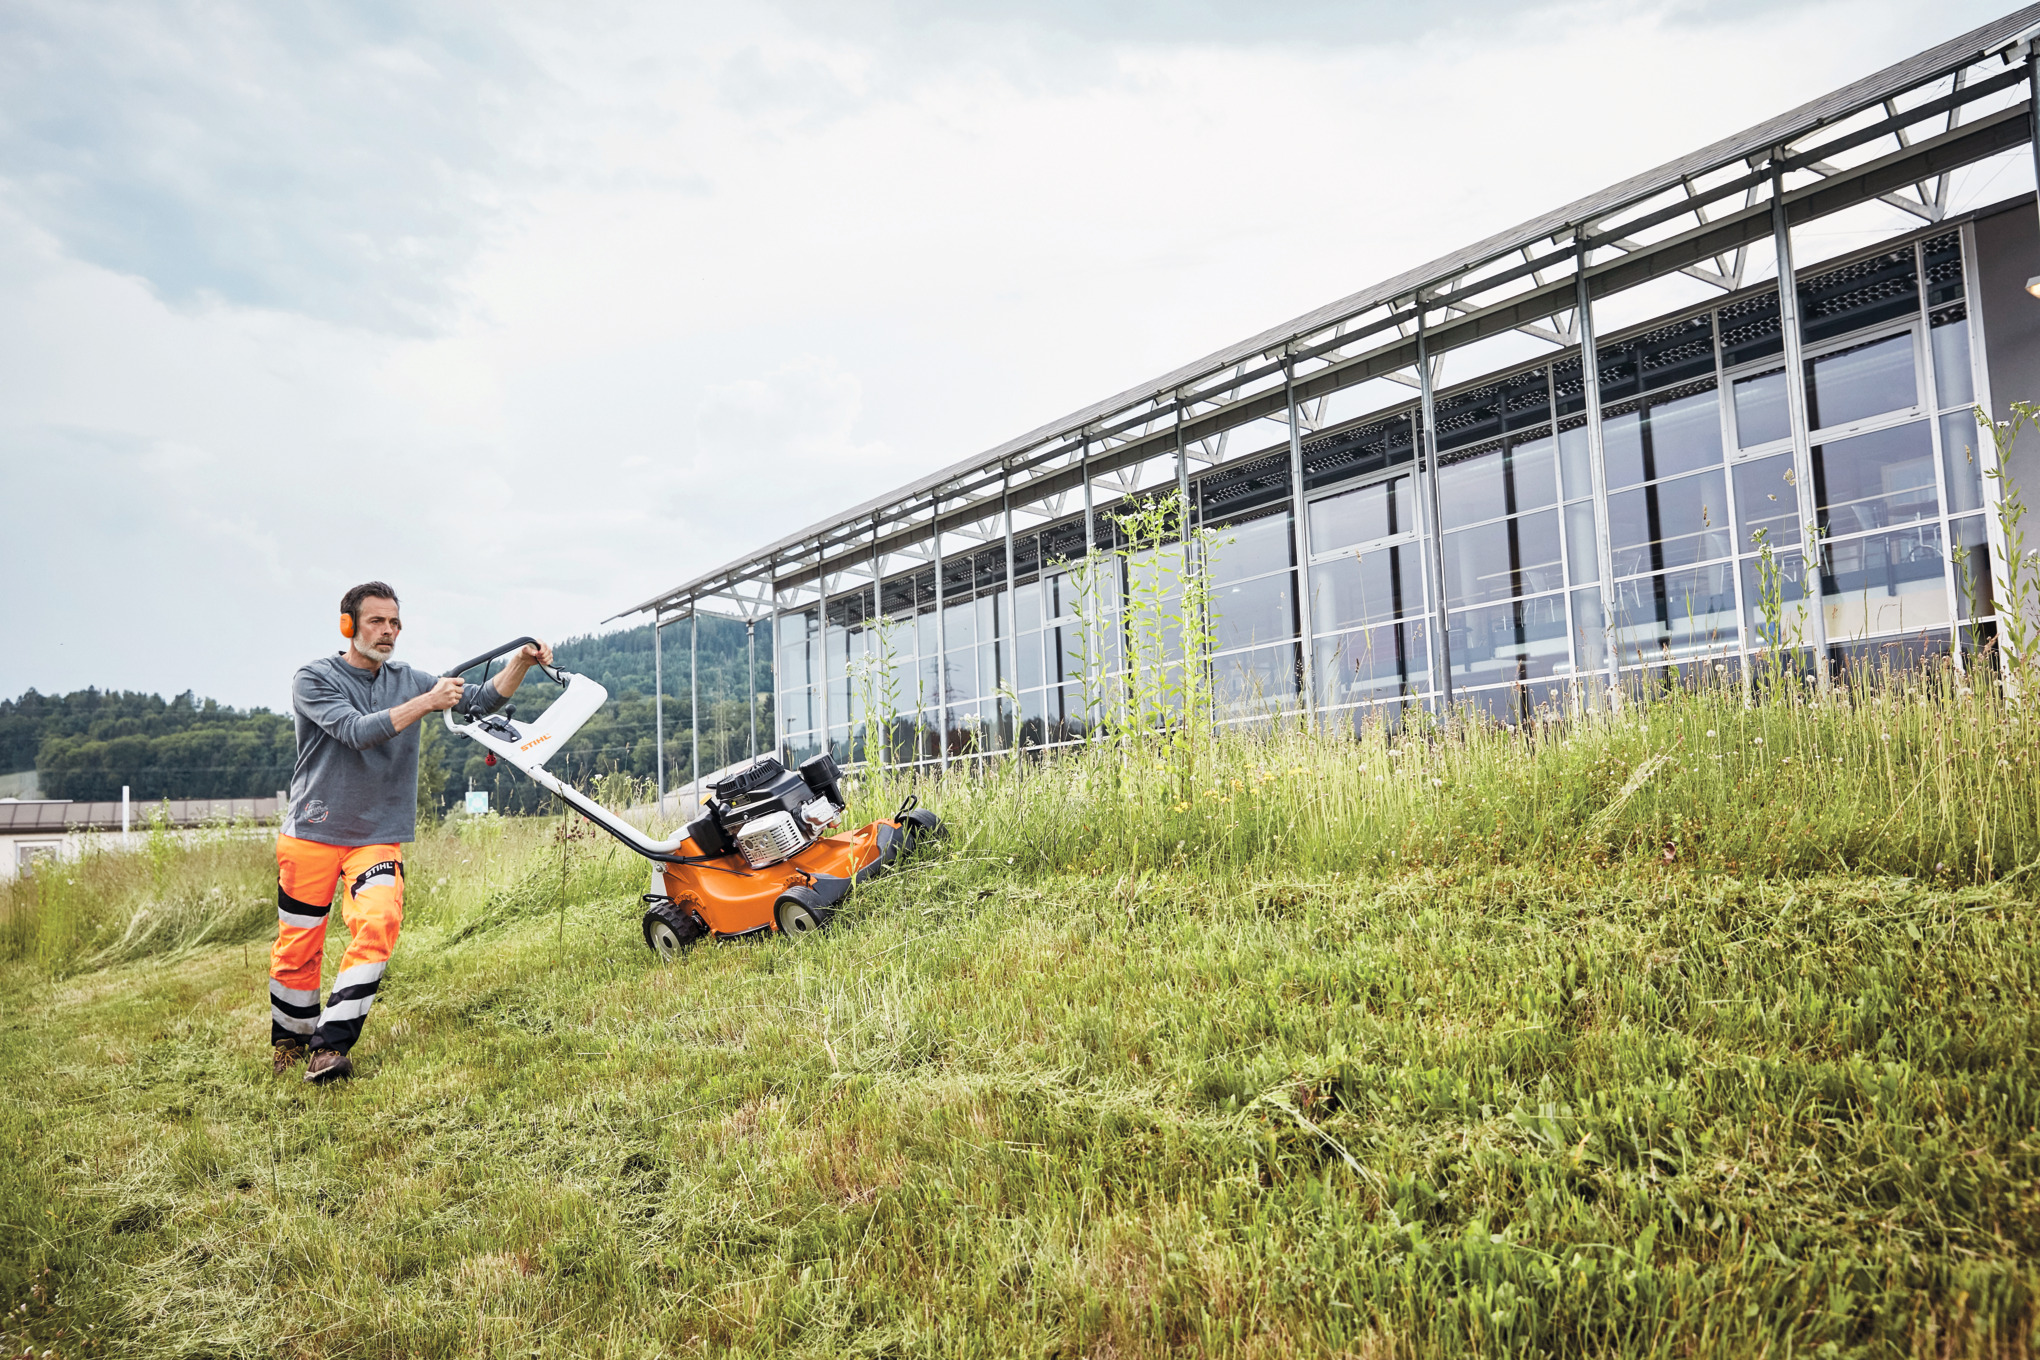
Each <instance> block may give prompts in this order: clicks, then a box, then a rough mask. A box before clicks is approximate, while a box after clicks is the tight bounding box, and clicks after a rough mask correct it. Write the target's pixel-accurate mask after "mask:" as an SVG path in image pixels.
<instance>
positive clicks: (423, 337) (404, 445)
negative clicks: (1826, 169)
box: [0, 0, 2024, 704]
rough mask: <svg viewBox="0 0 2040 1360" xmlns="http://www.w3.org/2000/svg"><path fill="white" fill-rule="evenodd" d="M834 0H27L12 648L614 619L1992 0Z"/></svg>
mask: <svg viewBox="0 0 2040 1360" xmlns="http://www.w3.org/2000/svg"><path fill="white" fill-rule="evenodd" d="M849 2H850V4H851V8H849V9H847V10H844V11H841V13H840V14H838V13H837V12H835V11H833V10H832V11H830V12H829V13H827V14H824V13H822V12H820V10H819V9H816V8H805V7H804V6H806V5H807V4H808V0H797V3H796V4H794V5H793V6H792V7H791V8H788V9H782V10H773V9H761V8H754V7H746V6H723V7H704V8H690V9H674V8H666V7H650V6H636V5H626V4H621V3H617V4H609V3H606V0H591V3H589V4H584V5H578V6H574V7H567V6H560V5H554V4H551V3H542V4H538V5H533V6H516V7H509V8H505V9H502V10H500V11H497V10H485V9H481V8H474V9H464V8H460V7H458V6H452V5H444V4H442V5H438V6H430V7H427V8H422V9H412V10H405V11H403V12H401V13H398V14H394V15H392V14H385V13H383V12H381V11H377V10H373V9H368V10H348V9H340V8H333V9H326V8H321V7H319V6H317V5H297V6H293V7H289V8H285V7H281V6H265V5H258V4H247V5H242V6H239V7H236V6H233V5H224V4H223V5H219V6H211V5H208V6H205V7H192V8H188V9H187V8H181V7H178V6H175V5H167V6H159V7H154V8H151V7H146V6H143V5H141V4H139V3H135V4H124V5H111V6H109V5H101V6H92V5H84V6H78V7H65V8H58V7H56V6H55V5H54V4H51V3H49V0H21V3H19V4H16V5H14V6H12V7H9V8H4V9H0V316H5V317H6V318H7V321H8V324H7V325H5V326H0V560H4V564H5V568H6V570H7V572H8V574H9V579H10V580H14V581H29V582H33V583H34V584H33V587H32V588H29V589H25V590H20V591H16V592H14V593H13V594H12V595H11V596H10V597H9V600H8V604H7V605H6V606H5V608H4V611H0V615H4V621H5V623H6V625H7V628H6V634H7V636H8V638H9V640H10V647H9V648H8V649H7V650H6V651H4V652H0V694H13V693H18V692H19V691H20V690H21V689H23V688H25V687H27V686H28V685H31V684H32V685H36V686H38V687H40V688H43V689H45V690H49V689H52V688H67V687H71V686H79V685H83V684H86V683H98V684H102V685H105V684H115V685H128V686H146V687H149V688H158V689H163V690H166V691H168V692H176V691H178V690H182V689H184V688H186V687H187V686H195V687H197V688H198V689H199V690H200V691H201V692H209V693H213V694H216V695H218V696H219V697H220V698H222V699H225V700H228V701H231V702H241V703H247V702H261V703H271V704H274V703H277V702H278V701H279V696H280V694H281V692H282V686H283V684H284V682H285V680H286V679H287V677H288V675H289V673H290V670H291V668H292V667H293V666H295V665H296V664H298V663H299V662H301V661H302V660H304V659H305V657H307V656H310V655H313V654H315V653H316V652H317V651H319V650H320V649H322V648H324V647H327V646H330V645H332V643H333V641H334V639H333V637H332V633H331V627H332V624H331V615H332V613H333V606H334V603H335V602H336V601H337V599H338V597H339V594H340V592H341V591H342V590H343V589H345V588H346V587H347V586H348V585H351V584H353V583H354V582H355V581H359V580H363V579H368V578H372V577H382V578H384V579H388V580H390V581H392V582H393V583H394V584H396V585H397V586H398V588H399V589H401V590H402V591H403V593H404V601H405V609H406V615H407V621H408V622H409V623H410V624H411V629H410V631H409V633H408V634H407V637H406V647H407V650H408V651H409V652H410V655H411V658H412V659H413V660H417V661H420V662H421V663H425V664H429V663H430V662H431V661H433V660H435V659H436V660H439V661H446V660H451V659H456V658H458V657H460V656H463V655H469V654H472V653H474V652H477V651H480V650H482V649H483V648H484V647H487V646H490V645H493V644H495V643H497V642H500V641H501V640H503V639H504V638H506V637H514V636H517V635H518V634H520V633H526V632H531V633H537V634H539V635H541V636H558V635H562V634H565V633H571V632H578V631H583V630H586V629H588V628H590V627H592V626H595V625H596V624H597V623H598V622H599V621H600V620H601V619H603V618H604V617H606V616H607V615H610V614H612V613H614V612H615V611H616V610H618V609H620V608H624V607H627V606H628V605H630V604H632V603H634V602H636V601H637V600H640V599H643V598H646V597H647V596H650V595H652V594H654V593H656V592H658V591H660V590H663V589H666V588H668V587H671V586H673V585H674V584H676V583H678V582H680V581H684V580H687V579H690V578H692V577H694V576H697V575H700V574H702V573H704V572H706V571H708V570H711V569H713V568H714V567H716V566H717V565H719V564H720V563H722V562H724V561H726V560H728V559H730V558H733V557H737V556H739V555H741V554H743V553H746V552H748V551H751V550H753V549H756V548H758V547H760V546H762V545H763V544H765V543H766V542H769V541H771V540H773V539H776V538H779V537H781V536H783V535H785V534H787V533H789V532H792V531H794V530H796V529H799V528H801V527H804V526H805V525H807V524H809V523H812V522H814V521H816V520H818V519H822V518H824V517H825V516H827V515H830V514H832V513H834V512H837V511H840V510H842V509H843V508H845V507H847V506H849V505H852V504H855V503H858V502H860V501H862V500H865V499H868V498H870V497H872V496H875V495H877V494H880V493H883V492H885V491H887V490H890V489H892V488H894V487H896V486H899V485H901V484H902V483H905V482H908V481H911V480H913V479H914V478H916V477H919V476H921V475H923V474H925V473H927V472H929V471H931V470H933V469H934V468H936V467H939V466H943V465H946V464H949V463H952V462H955V461H957V460H959V459H962V458H965V457H968V456H971V455H973V454H976V453H978V452H980V451H981V450H983V449H986V448H988V447H990V446H992V445H994V444H997V443H1000V442H1002V441H1004V440H1006V439H1008V438H1010V437H1011V436H1013V435H1015V434H1017V433H1019V432H1021V431H1024V430H1027V429H1030V428H1032V427H1034V426H1035V425H1038V424H1040V423H1041V422H1043V421H1045V420H1049V419H1053V418H1055V417H1057V416H1060V415H1062V414H1063V413H1065V412H1067V411H1070V410H1073V409H1075V408H1077V407H1079V406H1081V405H1083V404H1085V403H1087V402H1090V401H1092V400H1095V399H1097V398H1099V397H1101V396H1103V395H1106V394H1108V393H1111V392H1114V391H1117V390H1120V389H1121V388H1124V387H1129V386H1132V385H1134V384H1135V383H1138V382H1140V381H1141V380H1143V379H1146V378H1150V377H1152V376H1154V375H1156V374H1159V373H1162V372H1164V371H1166V370H1168V369H1170V368H1172V367H1174V366H1175V365H1177V364H1180V363H1183V362H1185V361H1187V360H1189V359H1192V358H1194V357H1195V356H1197V355H1200V354H1204V353H1208V352H1209V351H1211V350H1213V349H1216V348H1218V347H1219V346H1221V345H1224V344H1227V343H1229V342H1232V341H1235V340H1238V339H1239V338H1241V337H1243V336H1246V335H1249V334H1252V333H1254V332H1256V331H1258V330H1260V329H1262V328H1264V327H1266V326H1269V325H1272V324H1275V323H1277V322H1279V321H1281V320H1282V319H1284V318H1286V317H1289V316H1293V315H1296V314H1298V313H1300V312H1302V311H1304V310H1306V309H1307V308H1310V307H1313V306H1316V305H1318V304H1321V303H1323V302H1325V301H1327V300H1328V299H1330V298H1334V297H1337V296H1340V295H1342V294H1344V293H1347V292H1349V291H1351V290H1353V289H1355V288H1357V287H1360V286H1362V285H1365V284H1367V283H1369V282H1372V281H1373V280H1375V279H1379V278H1382V277H1385V276H1387V275H1389V274H1392V273H1394V272H1396V271H1397V270H1400V269H1403V268H1406V267H1408V266H1410V265H1412V264H1415V263H1417V262H1420V261H1422V260H1424V259H1428V258H1431V257H1433V256H1435V255H1437V254H1439V253H1441V252H1442V251H1444V250H1447V249H1450V248H1452V247H1454V246H1458V245H1461V244H1463V243H1465V242H1466V241H1468V240H1471V239H1475V238H1476V237H1478V236H1479V235H1481V234H1482V233H1483V232H1485V231H1489V230H1494V229H1498V228H1501V227H1505V226H1507V225H1509V224H1510V223H1511V222H1514V221H1518V220H1521V219H1522V218H1524V217H1526V216H1528V215H1530V214H1532V213H1534V212H1537V211H1539V210H1541V209H1544V208H1547V207H1550V206H1552V205H1554V204H1556V203H1560V202H1563V201H1565V200H1566V199H1567V198H1569V197H1571V196H1573V195H1576V194H1578V193H1582V192H1586V191H1590V190H1592V189H1594V188H1597V187H1599V186H1600V185H1603V184H1607V183H1609V182H1611V181H1613V180H1615V179H1618V178H1620V177H1621V176H1623V175H1627V174H1631V173H1634V172H1635V171H1637V170H1639V169H1642V168H1644V167H1646V166H1649V165H1651V164H1654V163H1656V162H1658V161H1661V160H1663V159H1665V158H1667V157H1668V156H1671V155H1674V154H1677V153H1679V152H1682V151H1685V150H1687V149H1689V148H1691V147H1694V146H1698V145H1701V144H1704V143H1705V142H1707V141H1709V140H1711V139H1712V138H1714V137H1718V136H1721V135H1723V134H1724V133H1727V132H1730V131H1733V130H1735V129H1736V128H1737V127H1739V126H1741V125H1743V124H1746V123H1748V122H1750V121H1753V120H1754V119H1756V118H1758V117H1762V116H1764V115H1766V114H1769V113H1773V112H1776V111H1777V110H1779V109H1781V108H1784V107H1787V106H1789V105H1790V104H1792V103H1795V102H1797V101H1799V100H1801V99H1804V98H1807V97H1810V96H1812V95H1815V94H1818V93H1820V92H1822V91H1823V90H1825V89H1827V88H1831V87H1832V86H1834V85H1838V84H1840V83H1841V82H1842V81H1845V80H1848V79H1852V78H1854V77H1856V76H1858V75H1861V74H1862V73H1863V72H1865V71H1867V70H1871V69H1874V68H1875V67H1876V66H1877V65H1880V64H1882V63H1883V62H1886V61H1889V60H1891V59H1893V58H1894V57H1897V56H1902V55H1904V54H1905V53H1907V52H1909V51H1911V50H1914V49H1915V48H1916V47H1918V46H1922V45H1924V44H1925V43H1926V42H1929V41H1933V40H1935V39H1937V38H1939V37H1942V36H1945V35H1946V34H1947V33H1949V32H1954V31H1957V30H1959V29H1960V28H1961V27H1963V26H1964V24H1965V23H1974V22H1976V21H1977V18H1978V17H1979V15H1981V11H1980V10H1979V9H1978V7H1977V5H1976V3H1975V0H1958V4H1957V8H1958V9H1962V10H1963V12H1962V13H1961V14H1954V13H1951V14H1948V15H1943V16H1941V17H1939V18H1937V19H1936V21H1935V23H1934V25H1933V31H1931V32H1925V33H1922V32H1921V31H1920V29H1921V24H1920V21H1919V20H1918V18H1917V15H1916V14H1915V13H1914V12H1913V11H1912V10H1911V9H1909V8H1908V7H1906V6H1904V5H1902V4H1901V3H1899V0H1876V3H1869V2H1868V0H1865V3H1862V4H1857V5H1852V6H1846V7H1843V6H1836V7H1833V8H1830V9H1826V10H1816V11H1809V12H1806V13H1800V14H1797V15H1796V16H1795V15H1790V14H1787V15H1786V16H1784V18H1782V19H1779V18H1775V17H1773V16H1769V15H1767V16H1765V17H1764V18H1763V19H1762V21H1761V22H1750V21H1747V20H1743V21H1737V22H1729V21H1726V20H1724V21H1721V22H1702V21H1700V20H1698V19H1694V20H1691V21H1690V22H1689V20H1688V18H1686V17H1682V12H1681V13H1674V12H1673V11H1671V10H1666V9H1662V8H1658V9H1646V10H1643V11H1641V12H1639V13H1638V14H1636V15H1632V16H1628V17H1625V16H1623V15H1613V14H1611V13H1610V12H1609V11H1607V10H1605V9H1598V8H1594V7H1592V6H1589V5H1581V6H1575V7H1573V8H1569V9H1562V10H1561V9H1550V8H1547V9H1539V10H1536V11H1534V13H1533V19H1534V22H1532V21H1529V20H1516V21H1505V20H1503V19H1502V18H1500V17H1497V16H1496V11H1494V10H1491V9H1486V10H1469V9H1464V8H1461V9H1458V10H1456V11H1453V12H1452V14H1453V16H1454V17H1453V18H1452V19H1451V20H1450V21H1451V22H1453V23H1460V22H1464V21H1465V17H1466V16H1467V15H1469V14H1477V15H1487V16H1489V19H1490V20H1491V22H1489V21H1483V23H1482V24H1479V25H1475V26H1474V27H1473V28H1469V29H1465V30H1459V29H1437V28H1433V29H1430V30H1427V33H1428V36H1424V37H1421V38H1418V39H1413V40H1411V41H1409V42H1407V43H1405V44H1404V45H1402V46H1400V47H1395V48H1393V50H1391V49H1390V48H1388V47H1384V46H1381V45H1373V46H1370V45H1367V44H1366V43H1364V42H1359V41H1357V40H1356V41H1354V42H1349V43H1342V42H1334V41H1330V40H1326V41H1322V42H1321V41H1318V40H1316V39H1314V38H1312V37H1310V33H1311V27H1310V24H1309V23H1307V22H1305V20H1304V19H1299V18H1298V17H1297V16H1298V15H1304V16H1305V17H1306V18H1307V17H1308V15H1309V13H1311V11H1308V10H1291V11H1283V12H1280V13H1276V14H1274V15H1273V16H1272V17H1270V18H1268V19H1267V20H1266V22H1265V27H1266V29H1267V31H1268V32H1269V33H1279V32H1287V33H1289V34H1291V35H1292V36H1296V35H1302V36H1300V37H1298V38H1297V40H1296V41H1283V42H1274V41H1267V40H1265V38H1264V37H1256V38H1254V39H1241V40H1239V41H1233V40H1231V39H1226V38H1224V37H1223V36H1222V35H1219V36H1214V35H1215V34H1219V30H1218V29H1214V28H1212V27H1210V25H1213V24H1223V23H1229V22H1232V21H1231V20H1230V19H1228V18H1226V16H1223V15H1220V16H1218V17H1215V18H1214V17H1212V15H1211V14H1210V13H1208V12H1205V11H1198V10H1195V9H1192V10H1188V11H1184V14H1185V15H1186V16H1187V17H1185V18H1183V19H1182V20H1181V21H1180V22H1176V23H1174V26H1171V24H1172V22H1174V21H1170V22H1165V19H1166V16H1163V15H1161V13H1160V11H1159V10H1156V11H1139V10H1126V9H1122V10H1116V11H1111V12H1109V13H1108V14H1106V15H1105V17H1100V18H1090V19H1087V18H1085V17H1084V16H1083V15H1081V14H1077V13H1075V11H1073V10H1071V9H1068V8H1061V7H1057V6H1054V5H1048V6H1043V7H1041V8H1039V9H1035V10H1030V9H1024V8H1023V9H1021V10H1016V11H1012V12H1011V13H1013V14H1018V15H1019V16H1020V17H1019V18H1003V19H1002V18H994V19H991V20H986V21H983V22H978V21H976V20H973V19H970V18H968V17H966V16H967V15H968V14H970V13H974V12H975V11H965V10H962V9H961V8H957V9H956V10H955V17H953V18H943V17H940V15H941V13H942V11H938V10H935V9H924V10H899V11H897V12H896V11H893V10H890V9H884V8H880V7H878V6H877V4H876V0H849ZM1964 6H1967V9H1964V8H1963V7H1964ZM1364 8H1365V7H1364V6H1363V9H1364ZM1422 8H1423V7H1418V6H1411V7H1410V9H1411V10H1412V11H1416V10H1419V9H1422ZM1972 10H1974V11H1977V12H1976V13H1971V12H1970V11H1972ZM1242 12H1247V11H1242ZM1115 14H1116V15H1118V16H1119V17H1118V18H1113V17H1112V15H1115ZM1143 14H1146V15H1147V16H1148V17H1150V18H1152V19H1153V20H1154V22H1153V23H1152V24H1149V23H1147V22H1146V21H1145V20H1144V19H1143V18H1142V15H1143ZM1029 15H1047V16H1048V17H1047V18H1030V17H1028V16H1029ZM1200 15H1202V16H1203V17H1199V16H1200ZM1838 15H1840V16H1843V17H1846V18H1847V19H1848V20H1849V22H1848V23H1847V24H1841V23H1838V22H1837V21H1836V16H1838ZM362 16H366V17H362ZM845 16H847V17H845ZM860 16H861V17H860ZM929 16H934V17H929ZM1128 16H1131V17H1128ZM1982 17H1987V15H1982ZM1411 22H1416V21H1415V20H1411ZM1424 22H1432V21H1431V20H1425V21H1424ZM1436 22H1439V23H1443V22H1446V20H1443V19H1440V20H1436ZM1511 22H1513V23H1515V25H1516V26H1515V27H1513V28H1512V27H1509V26H1508V24H1509V23H1511ZM1086 23H1091V24H1094V25H1105V27H1096V28H1094V29H1087V30H1084V32H1087V33H1094V34H1095V35H1097V36H1090V37H1085V36H1082V35H1081V34H1078V33H1077V32H1076V31H1075V30H1076V28H1079V27H1081V25H1083V24H1086ZM1001 24H1007V25H1008V26H1007V27H1000V25H1001ZM1058 24H1059V25H1063V27H1062V28H1060V29H1055V28H1053V27H1052V25H1058ZM917 25H918V26H919V27H920V28H926V29H931V30H933V29H940V30H943V32H942V33H940V34H938V35H937V36H938V39H939V41H936V40H929V41H923V38H924V37H925V35H924V34H923V33H921V32H919V31H916V30H917ZM1012 25H1020V26H1021V27H1013V26H1012ZM1199 25H1204V27H1199ZM1029 26H1031V27H1029ZM853 30H854V31H853ZM1829 38H1832V41H1828V40H1827V39H1829ZM942 44H947V46H943V45H942ZM1582 71H1584V72H1591V73H1592V78H1591V79H1583V78H1580V77H1579V76H1578V75H1577V73H1578V72H1582ZM1670 88H1677V89H1678V90H1679V91H1681V94H1680V95H1679V96H1678V97H1674V98H1667V97H1666V96H1665V93H1664V92H1665V91H1666V90H1667V89H1670ZM2020 156H2023V152H2021V153H2020ZM2014 159H2017V158H2014ZM2020 163H2021V164H2022V165H2023V164H2024V161H2021V162H2020ZM2009 182H2010V180H2009V179H2008V180H2007V181H2006V183H2007V184H2008V183H2009ZM2001 191H2002V192H2008V191H2009V190H2008V189H2004V188H2003V187H2002V186H2001V187H2000V190H1994V191H1993V192H2001ZM159 222H160V223H167V224H168V225H167V226H164V227H162V228H161V229H160V230H158V228H157V226H156V225H152V224H156V223H159ZM1695 286H1696V287H1697V286H1698V285H1695ZM194 612H196V617H197V619H198V620H199V624H198V627H197V628H196V629H194V628H193V627H192V626H191V625H190V623H189V620H191V619H192V618H193V616H194Z"/></svg>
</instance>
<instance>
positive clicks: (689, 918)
mask: <svg viewBox="0 0 2040 1360" xmlns="http://www.w3.org/2000/svg"><path fill="white" fill-rule="evenodd" d="M644 928H645V944H646V946H647V947H648V948H650V949H651V951H652V952H653V953H654V954H657V955H658V956H659V957H660V958H661V959H662V960H664V961H665V962H667V963H671V962H672V961H673V960H674V959H676V958H678V957H680V954H681V953H682V951H684V950H685V949H686V948H687V946H689V945H691V944H693V943H694V942H695V941H696V940H698V939H700V938H701V937H702V936H704V935H706V934H708V927H707V926H706V925H704V924H703V923H702V920H701V918H700V917H699V916H697V915H695V914H694V913H693V912H691V911H689V910H688V909H687V908H685V907H683V906H680V905H679V904H678V903H676V902H673V901H671V900H669V899H666V898H659V899H656V900H653V901H652V902H651V905H650V906H648V907H647V908H646V909H645V919H644Z"/></svg>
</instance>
